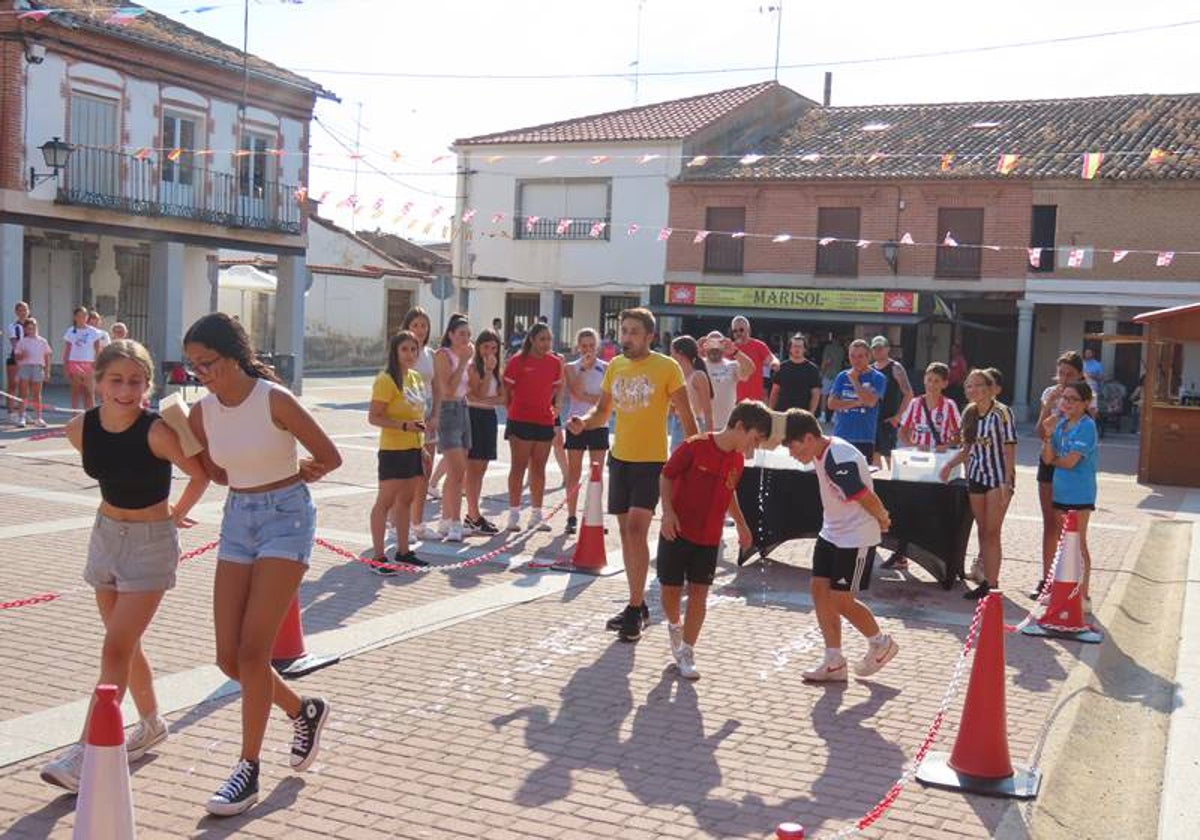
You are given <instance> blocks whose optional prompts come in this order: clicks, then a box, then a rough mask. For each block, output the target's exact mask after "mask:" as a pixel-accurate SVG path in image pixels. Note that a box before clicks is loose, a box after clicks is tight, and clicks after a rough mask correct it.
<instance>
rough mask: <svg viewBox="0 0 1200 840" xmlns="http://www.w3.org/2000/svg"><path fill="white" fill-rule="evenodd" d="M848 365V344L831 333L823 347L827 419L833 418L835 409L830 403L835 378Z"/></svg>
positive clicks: (823, 382)
mask: <svg viewBox="0 0 1200 840" xmlns="http://www.w3.org/2000/svg"><path fill="white" fill-rule="evenodd" d="M845 367H846V345H845V344H844V343H843V342H842V340H841V339H840V338H839V337H838V336H836V335H834V334H833V333H829V340H828V341H826V342H825V346H824V347H822V348H821V395H822V397H823V398H824V401H825V403H826V404H825V405H824V406H823V409H824V411H825V420H826V422H828V421H829V420H832V419H833V409H831V408H830V407H829V405H828V400H829V394H830V392H832V390H833V380H835V379H837V375H838V374H839V373H841V372H842V370H843V369H845Z"/></svg>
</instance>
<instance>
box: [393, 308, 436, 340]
mask: <svg viewBox="0 0 1200 840" xmlns="http://www.w3.org/2000/svg"><path fill="white" fill-rule="evenodd" d="M418 318H424V319H425V340H424V341H418V342H417V343H418V344H420V345H421V346H422V347H425V346H426V345H428V344H429V335H430V333H432V332H433V321H432V320H431V319H430V317H429V313H428V312H426V311H425V310H424V309H422V308H421V307H419V306H414V307H413V308H412V309H410V310H408V311H407V312H405V313H404V317H403V318H402V319H401V320H400V329H402V330H407V331H408V332H411V333H412V334H413V336H414V337H415V336H416V334H417V333H416V330H414V329H413V328H412V325H413V321H415V320H417V319H418Z"/></svg>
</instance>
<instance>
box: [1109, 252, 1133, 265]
mask: <svg viewBox="0 0 1200 840" xmlns="http://www.w3.org/2000/svg"><path fill="white" fill-rule="evenodd" d="M1128 256H1129V252H1128V251H1113V262H1114V263H1119V262H1120V261H1121V260H1123V259H1125V258H1126V257H1128Z"/></svg>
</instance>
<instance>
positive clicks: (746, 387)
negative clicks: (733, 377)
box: [726, 315, 779, 402]
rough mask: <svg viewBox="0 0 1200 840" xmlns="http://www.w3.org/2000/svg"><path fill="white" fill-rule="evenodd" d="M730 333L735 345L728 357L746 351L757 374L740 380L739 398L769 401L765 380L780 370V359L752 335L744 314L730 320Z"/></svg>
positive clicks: (740, 399) (734, 357)
mask: <svg viewBox="0 0 1200 840" xmlns="http://www.w3.org/2000/svg"><path fill="white" fill-rule="evenodd" d="M729 333H730V335H732V336H733V347H732V348H731V349H730V352H729V353H728V354H726V358H729V359H736V358H737V354H738V353H745V354H746V355H747V356H749V357H750V361H752V362H754V370H755V374H754V375H753V376H751V377H750V378H749V379H746V380H744V381H741V382H738V384H737V398H738V402H741V401H742V400H758V401H759V402H766V401H767V394H766V387H765V385H764V380H766V379H770V378H771V377H772V376H773V375H774V374H775V371H777V370H779V359H778V357H777V356H776V355H775V354H774V353H772V352H771V348H770V347H768V346H767V345H766V344H764V343H763V342H761V341H759V340H758V339H757V338H752V337H751V335H750V321H749V320H748V319H747V318H746V316H744V315H737V316H735V317H734V319H733V320H732V321H730V322H729Z"/></svg>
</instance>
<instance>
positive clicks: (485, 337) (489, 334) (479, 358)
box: [471, 330, 504, 387]
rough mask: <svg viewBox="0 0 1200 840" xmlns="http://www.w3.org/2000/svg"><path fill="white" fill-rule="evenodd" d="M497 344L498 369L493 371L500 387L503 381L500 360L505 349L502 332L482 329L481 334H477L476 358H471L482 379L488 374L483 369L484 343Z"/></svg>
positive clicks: (476, 371)
mask: <svg viewBox="0 0 1200 840" xmlns="http://www.w3.org/2000/svg"><path fill="white" fill-rule="evenodd" d="M485 344H495V345H496V369H495V370H494V371H492V375H493V376H495V377H496V385H497V387H499V385H500V382H501V376H500V362H501V361H502V359H501V353H502V352H503V350H504V342H502V341H501V340H500V334H499V333H497V332H496V331H495V330H481V331H480V333H479V335H477V336H475V358H473V359H472V360H471V364H473V365H474V366H475V373H476V374H478V375H479V378H480V379H483V377H484V376H485V375H486V374H485V372H484V369H483V345H485Z"/></svg>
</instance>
